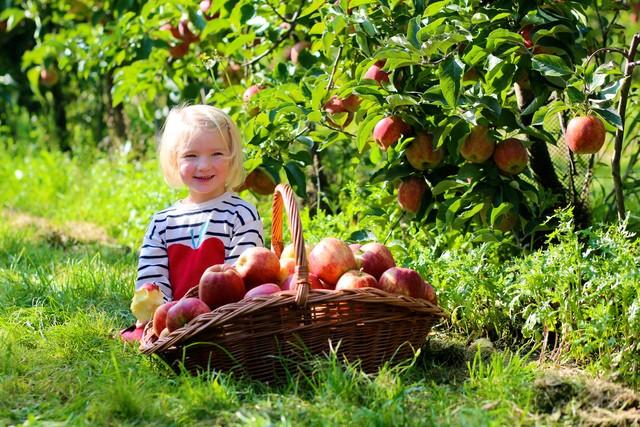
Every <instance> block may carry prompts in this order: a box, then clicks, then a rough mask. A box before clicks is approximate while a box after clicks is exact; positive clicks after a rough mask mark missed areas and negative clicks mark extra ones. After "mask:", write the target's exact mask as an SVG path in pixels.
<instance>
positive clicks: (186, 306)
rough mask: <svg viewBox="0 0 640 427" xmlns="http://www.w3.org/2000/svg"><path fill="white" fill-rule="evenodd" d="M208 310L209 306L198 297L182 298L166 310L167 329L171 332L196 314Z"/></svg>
mask: <svg viewBox="0 0 640 427" xmlns="http://www.w3.org/2000/svg"><path fill="white" fill-rule="evenodd" d="M210 311H211V310H210V309H209V306H207V304H205V303H204V302H202V300H200V299H199V298H182V299H181V300H178V302H177V303H176V304H175V305H174V306H173V307H171V308H170V309H169V311H168V312H167V329H168V330H169V332H173V331H175V330H176V329H179V328H181V327H183V326H184V325H186V324H187V323H189V322H190V321H191V320H192V319H195V318H196V317H197V316H199V315H201V314H204V313H208V312H210Z"/></svg>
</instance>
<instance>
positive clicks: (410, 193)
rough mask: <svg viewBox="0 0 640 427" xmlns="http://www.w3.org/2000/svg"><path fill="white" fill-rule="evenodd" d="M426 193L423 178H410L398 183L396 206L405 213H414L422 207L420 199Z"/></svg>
mask: <svg viewBox="0 0 640 427" xmlns="http://www.w3.org/2000/svg"><path fill="white" fill-rule="evenodd" d="M426 191H427V184H426V182H424V179H423V178H418V177H412V178H409V179H406V180H404V181H402V182H401V183H400V187H398V204H399V205H400V207H401V208H402V209H404V210H405V211H407V212H413V213H416V212H418V210H420V206H421V205H422V198H423V196H424V193H425V192H426Z"/></svg>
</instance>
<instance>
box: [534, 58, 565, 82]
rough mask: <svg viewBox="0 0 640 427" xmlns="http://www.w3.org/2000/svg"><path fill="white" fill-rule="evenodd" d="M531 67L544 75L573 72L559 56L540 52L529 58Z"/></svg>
mask: <svg viewBox="0 0 640 427" xmlns="http://www.w3.org/2000/svg"><path fill="white" fill-rule="evenodd" d="M531 65H532V68H533V69H534V70H535V71H538V72H539V73H540V74H542V75H543V76H545V77H564V76H568V75H570V74H572V73H573V71H572V70H571V68H569V66H568V65H567V63H566V62H564V60H563V59H562V58H560V57H559V56H555V55H547V54H540V55H534V56H533V59H532V60H531Z"/></svg>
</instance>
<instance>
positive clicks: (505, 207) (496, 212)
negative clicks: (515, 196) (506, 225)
mask: <svg viewBox="0 0 640 427" xmlns="http://www.w3.org/2000/svg"><path fill="white" fill-rule="evenodd" d="M511 207H512V205H511V203H507V202H503V203H500V205H499V206H498V207H496V208H493V209H491V219H490V221H491V226H493V225H495V223H496V221H497V220H498V218H500V217H501V216H502V215H504V214H506V213H507V212H509V211H510V210H511Z"/></svg>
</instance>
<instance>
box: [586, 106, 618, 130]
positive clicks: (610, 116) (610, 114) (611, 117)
mask: <svg viewBox="0 0 640 427" xmlns="http://www.w3.org/2000/svg"><path fill="white" fill-rule="evenodd" d="M592 110H593V111H594V112H595V113H596V114H598V115H599V116H600V117H602V119H603V120H604V121H606V122H607V123H609V124H610V125H611V126H613V127H616V128H618V129H622V119H621V118H620V115H619V114H618V112H617V111H616V110H614V109H613V108H592Z"/></svg>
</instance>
